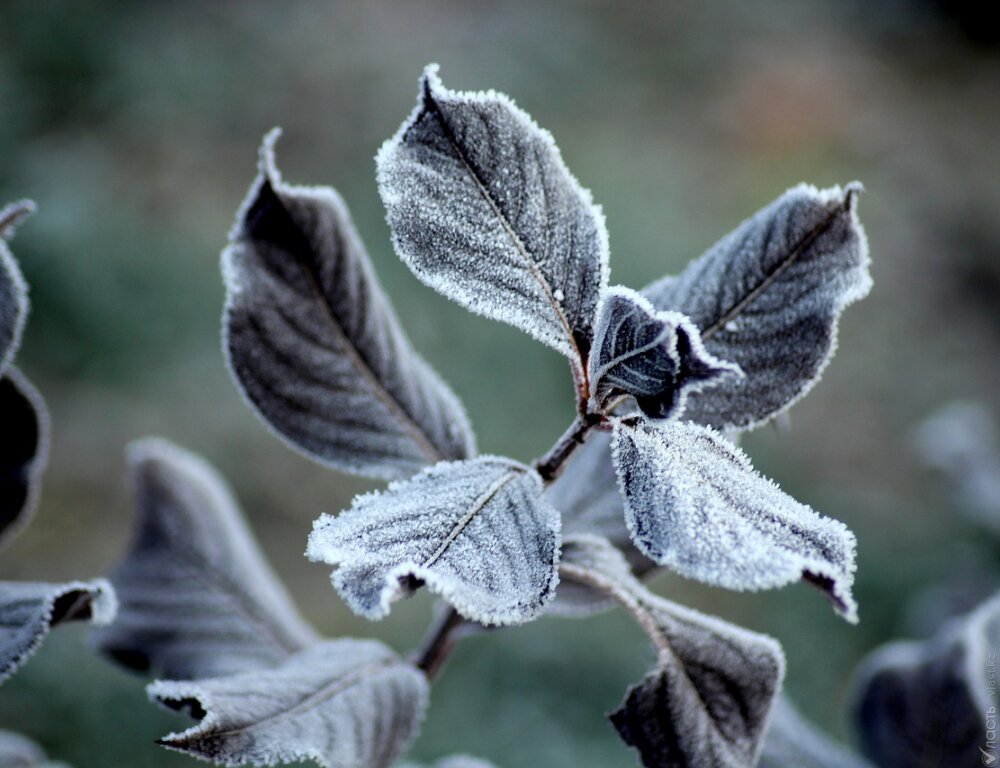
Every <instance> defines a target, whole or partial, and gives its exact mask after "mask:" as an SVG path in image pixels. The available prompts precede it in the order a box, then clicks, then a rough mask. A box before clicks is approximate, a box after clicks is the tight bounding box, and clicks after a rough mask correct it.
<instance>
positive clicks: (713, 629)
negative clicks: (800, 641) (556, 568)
mask: <svg viewBox="0 0 1000 768" xmlns="http://www.w3.org/2000/svg"><path fill="white" fill-rule="evenodd" d="M560 571H561V573H562V576H563V583H564V584H565V583H566V582H569V581H578V582H580V583H584V584H589V585H590V586H592V587H595V588H598V589H601V590H602V591H603V592H605V593H606V594H609V595H611V596H613V597H614V598H615V599H616V600H618V601H619V602H621V603H622V604H624V605H625V606H626V607H627V608H628V609H629V611H630V612H631V613H632V615H633V617H634V618H635V619H636V620H637V621H638V622H639V623H640V624H641V625H642V626H643V628H644V629H645V631H646V632H647V634H649V635H650V639H651V640H652V641H653V643H654V644H655V646H656V648H657V650H658V652H659V658H658V663H657V667H656V669H654V670H653V671H652V672H650V673H649V674H648V675H647V676H646V677H645V678H644V679H643V680H642V681H641V682H640V683H638V684H637V685H635V686H632V687H631V688H630V689H629V691H628V692H627V694H626V697H625V700H624V701H623V702H622V704H621V706H620V707H619V708H618V709H617V710H616V711H615V712H613V713H612V714H611V715H610V719H611V722H612V724H613V725H614V726H615V728H616V729H617V730H618V732H619V735H620V736H621V737H622V739H623V740H624V741H625V742H626V743H627V744H629V745H630V746H633V747H635V748H636V749H637V750H638V751H639V754H640V756H641V758H642V762H643V765H646V766H649V768H746V767H747V766H751V765H754V764H755V761H756V756H757V754H758V752H759V750H760V745H761V740H762V738H763V735H764V732H765V728H766V725H767V721H768V717H769V714H770V710H771V705H772V702H773V701H774V698H775V696H776V695H777V693H778V691H779V690H780V688H781V682H782V679H783V677H784V670H785V659H784V654H783V653H782V651H781V646H780V645H778V643H777V642H776V641H775V640H773V639H771V638H769V637H766V636H765V635H760V634H757V633H756V632H750V631H748V630H745V629H742V628H741V627H737V626H735V625H733V624H729V623H728V622H725V621H722V620H721V619H716V618H714V617H711V616H706V615H704V614H701V613H698V612H697V611H693V610H691V609H689V608H685V607H683V606H681V605H677V604H675V603H672V602H670V601H668V600H664V599H662V598H660V597H657V596H656V595H654V594H652V593H651V592H650V591H649V590H647V589H646V588H645V587H644V586H643V585H642V584H641V583H640V582H639V581H638V580H637V579H636V578H635V577H634V576H633V575H632V574H631V572H630V569H629V566H628V563H626V561H625V559H624V558H623V557H622V555H621V553H619V552H618V551H617V550H616V549H615V548H614V547H612V546H611V545H610V543H608V542H607V541H606V540H603V539H601V538H600V537H596V536H577V537H572V538H571V537H567V539H566V542H565V559H564V561H563V564H562V565H561V566H560Z"/></svg>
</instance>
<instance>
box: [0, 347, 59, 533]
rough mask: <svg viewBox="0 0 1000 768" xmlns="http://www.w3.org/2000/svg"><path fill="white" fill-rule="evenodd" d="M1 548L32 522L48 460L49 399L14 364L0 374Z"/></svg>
mask: <svg viewBox="0 0 1000 768" xmlns="http://www.w3.org/2000/svg"><path fill="white" fill-rule="evenodd" d="M0 424H2V425H3V431H2V432H0V547H3V546H4V545H5V544H6V543H7V542H8V541H10V539H12V538H13V537H14V536H15V535H16V534H17V533H18V532H19V531H20V530H21V529H22V528H23V527H24V526H25V525H26V524H27V522H28V520H29V519H30V516H31V513H32V511H33V510H34V508H35V504H36V503H37V501H38V494H39V490H40V484H41V475H42V472H43V471H44V469H45V464H46V462H47V460H48V443H49V438H48V434H49V417H48V411H47V410H46V408H45V401H44V400H43V399H42V396H41V395H40V394H38V392H37V390H36V389H35V388H34V387H33V386H32V385H31V383H30V382H29V381H28V380H27V379H26V378H25V377H24V375H23V374H22V373H21V372H20V371H19V370H18V369H17V368H14V367H9V368H8V369H7V372H6V373H5V374H4V375H3V376H2V377H0Z"/></svg>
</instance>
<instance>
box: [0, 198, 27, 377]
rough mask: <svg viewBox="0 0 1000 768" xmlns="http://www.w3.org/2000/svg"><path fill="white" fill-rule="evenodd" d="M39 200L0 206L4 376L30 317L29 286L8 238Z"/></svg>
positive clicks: (0, 326)
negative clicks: (9, 247)
mask: <svg viewBox="0 0 1000 768" xmlns="http://www.w3.org/2000/svg"><path fill="white" fill-rule="evenodd" d="M34 210H35V204H34V203H32V202H31V201H28V200H24V201H22V202H20V203H14V204H12V205H8V206H7V207H5V208H3V209H0V376H2V375H3V372H4V370H5V369H6V368H7V365H8V364H9V363H10V361H11V360H12V359H13V357H14V353H15V352H16V351H17V347H18V344H20V342H21V332H22V331H23V330H24V323H25V321H26V320H27V317H28V288H27V286H26V285H25V283H24V278H23V277H21V270H20V269H18V266H17V262H16V261H14V257H13V255H12V254H11V252H10V250H9V249H8V248H7V238H8V237H10V236H11V235H12V234H13V232H14V227H15V226H16V225H17V224H18V222H20V221H21V220H22V219H24V217H26V216H28V215H29V214H31V213H32V212H33V211H34Z"/></svg>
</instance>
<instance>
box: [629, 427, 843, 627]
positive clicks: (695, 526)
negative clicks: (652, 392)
mask: <svg viewBox="0 0 1000 768" xmlns="http://www.w3.org/2000/svg"><path fill="white" fill-rule="evenodd" d="M612 455H613V458H614V462H615V469H616V471H617V473H618V480H619V484H620V487H621V491H622V495H623V496H624V497H625V520H626V524H627V525H628V528H629V531H630V532H631V534H632V539H633V541H634V542H635V545H636V547H638V549H639V550H640V551H641V552H642V553H643V554H645V555H646V556H647V557H649V558H651V559H652V560H654V561H656V562H657V563H659V564H660V565H664V566H666V567H668V568H670V569H671V570H673V571H675V572H676V573H679V574H681V575H682V576H686V577H688V578H692V579H697V580H698V581H702V582H705V583H707V584H712V585H715V586H720V587H726V588H728V589H736V590H761V589H771V588H774V587H780V586H784V585H785V584H789V583H791V582H793V581H796V580H798V579H805V580H806V581H809V582H810V583H812V584H814V585H815V586H817V587H819V588H820V589H822V590H823V591H824V592H826V593H827V594H828V595H829V596H830V597H831V599H832V600H833V603H834V605H835V607H836V609H837V610H838V611H839V612H840V613H841V614H842V615H843V616H844V618H846V619H847V620H848V621H851V622H854V621H857V606H856V605H855V602H854V598H853V597H852V595H851V585H852V584H853V582H854V570H855V550H856V541H855V538H854V534H852V533H851V532H850V531H849V530H848V529H847V527H846V526H845V525H843V524H842V523H840V522H838V521H836V520H831V519H830V518H826V517H822V516H821V515H819V514H817V513H816V512H815V511H813V510H812V509H811V508H810V507H808V506H806V505H805V504H801V503H799V502H797V501H796V500H795V499H793V498H792V497H791V496H789V495H788V494H786V493H784V492H783V491H782V490H781V489H780V488H779V487H778V486H777V485H776V484H775V483H774V482H773V481H771V480H768V479H767V478H764V477H762V476H761V475H760V474H758V473H757V472H756V471H755V470H754V469H753V467H752V465H751V464H750V459H749V458H748V457H747V455H746V454H745V453H743V451H742V450H740V449H739V448H737V447H736V446H735V445H733V444H732V443H730V442H729V441H728V440H726V439H725V438H724V437H723V436H722V435H720V434H719V433H718V432H716V431H714V430H711V429H708V428H706V427H702V426H699V425H696V424H691V423H687V422H684V423H681V422H672V423H668V424H662V425H652V424H649V423H647V422H642V421H634V420H633V421H628V422H626V421H619V422H618V423H617V424H616V425H615V429H614V439H613V441H612Z"/></svg>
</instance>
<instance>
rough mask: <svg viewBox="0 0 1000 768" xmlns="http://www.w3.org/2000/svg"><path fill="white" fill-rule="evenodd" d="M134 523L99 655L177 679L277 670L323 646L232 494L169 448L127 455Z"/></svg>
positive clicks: (136, 449)
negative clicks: (308, 649)
mask: <svg viewBox="0 0 1000 768" xmlns="http://www.w3.org/2000/svg"><path fill="white" fill-rule="evenodd" d="M129 465H130V476H131V482H132V487H133V492H134V494H135V498H136V506H137V520H136V524H135V531H134V533H133V537H132V542H131V545H130V547H129V550H128V552H127V553H126V555H125V557H124V558H123V560H122V561H121V562H120V563H119V564H118V565H117V566H116V567H115V568H114V570H113V571H112V572H111V575H110V578H111V581H112V583H113V584H114V586H115V589H116V591H117V593H118V599H119V602H120V610H119V613H118V619H117V621H116V622H115V623H114V624H113V625H112V626H110V627H107V628H106V629H103V630H101V631H99V632H97V633H96V637H95V640H96V643H97V645H98V647H99V648H100V649H101V651H102V652H103V653H105V654H107V655H108V656H110V657H111V658H113V659H115V660H116V661H118V662H119V663H121V664H123V665H125V666H127V667H130V668H132V669H137V670H147V669H152V670H154V671H155V673H156V674H158V675H163V676H166V677H170V678H174V679H188V678H202V677H212V676H217V675H226V674H232V673H235V672H242V671H246V670H251V669H257V668H260V667H267V666H271V665H273V664H275V663H278V662H280V661H282V660H284V659H286V658H287V657H288V656H289V655H291V654H293V653H295V652H297V651H299V650H301V649H303V648H305V647H306V646H308V645H310V644H312V643H313V642H315V641H317V640H318V635H317V634H316V632H315V631H314V630H313V629H312V628H311V627H310V626H309V625H308V624H307V623H306V622H305V620H304V619H303V618H302V617H301V616H300V615H299V612H298V611H297V609H296V608H295V606H294V604H293V603H292V601H291V598H290V597H289V596H288V594H287V593H286V592H285V589H284V587H283V586H282V585H281V582H280V581H279V580H278V578H277V577H276V576H275V574H274V572H273V571H272V570H271V567H270V565H269V564H268V563H267V561H266V559H265V557H264V555H263V553H262V552H261V551H260V548H259V546H258V545H257V543H256V541H255V540H254V538H253V535H252V534H251V532H250V529H249V528H248V526H247V524H246V522H245V520H244V518H243V515H242V513H241V511H240V509H239V507H238V505H237V503H236V501H235V499H234V498H233V496H232V493H231V492H230V490H229V488H228V487H227V486H226V484H225V482H224V481H223V480H222V479H221V478H220V477H219V475H218V474H217V473H216V472H215V470H214V469H212V467H211V466H209V465H208V464H207V463H206V462H205V461H204V460H202V459H201V458H199V457H198V456H195V455H194V454H191V453H189V452H187V451H184V450H182V449H181V448H178V447H177V446H175V445H173V444H171V443H169V442H168V441H166V440H161V439H155V438H147V439H146V440H143V441H140V442H137V443H134V444H133V445H132V446H130V449H129Z"/></svg>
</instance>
